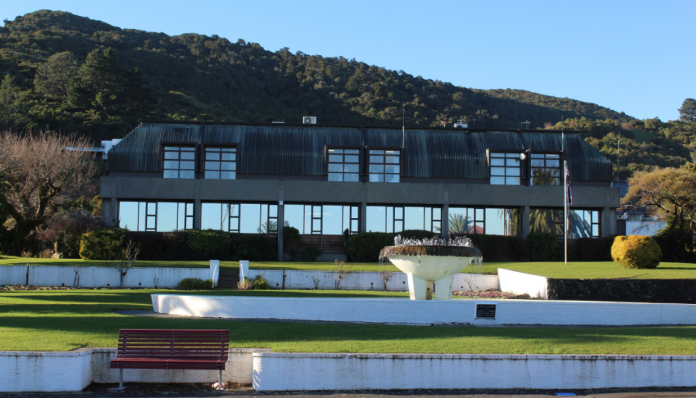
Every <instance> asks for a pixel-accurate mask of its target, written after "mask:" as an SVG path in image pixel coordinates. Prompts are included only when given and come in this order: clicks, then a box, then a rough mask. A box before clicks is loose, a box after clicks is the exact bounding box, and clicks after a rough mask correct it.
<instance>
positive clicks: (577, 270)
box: [0, 256, 696, 279]
mask: <svg viewBox="0 0 696 398" xmlns="http://www.w3.org/2000/svg"><path fill="white" fill-rule="evenodd" d="M27 262H29V263H30V264H31V265H46V266H54V265H68V266H72V265H84V266H109V265H111V263H110V262H109V261H89V260H80V259H53V258H26V257H12V256H0V266H2V265H25V264H26V263H27ZM349 264H350V265H351V267H352V268H351V269H352V270H353V271H382V270H389V271H395V272H398V271H399V270H398V269H397V268H396V267H394V266H393V265H380V264H378V263H349ZM220 265H221V267H222V268H225V269H230V270H234V269H238V268H239V263H238V262H236V261H221V262H220ZM135 266H136V267H190V268H208V267H209V266H210V265H209V263H208V262H207V261H138V262H136V263H135ZM249 266H250V267H251V268H252V269H287V270H316V271H334V270H335V269H336V265H335V264H334V263H332V262H279V261H252V262H250V263H249ZM498 268H507V269H511V270H515V271H520V272H526V273H529V274H535V275H543V276H546V277H549V278H558V279H597V278H605V279H607V278H608V279H615V278H632V279H696V264H691V263H660V266H659V267H657V268H656V269H650V270H646V269H624V268H622V267H621V266H620V265H619V264H617V263H615V262H613V261H596V262H592V261H587V262H569V263H568V265H565V264H563V262H562V261H555V262H554V261H550V262H488V263H486V262H484V263H483V265H482V268H481V272H482V273H484V274H493V275H495V274H497V273H498ZM464 271H465V272H477V271H476V269H475V268H471V267H469V268H467V269H465V270H464Z"/></svg>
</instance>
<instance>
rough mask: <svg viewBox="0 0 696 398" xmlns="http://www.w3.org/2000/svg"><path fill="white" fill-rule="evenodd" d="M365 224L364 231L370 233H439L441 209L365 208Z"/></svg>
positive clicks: (424, 207)
mask: <svg viewBox="0 0 696 398" xmlns="http://www.w3.org/2000/svg"><path fill="white" fill-rule="evenodd" d="M366 223H367V228H366V229H367V230H368V231H372V232H401V231H405V230H422V231H431V232H441V231H442V209H441V208H439V207H426V206H422V207H421V206H367V214H366Z"/></svg>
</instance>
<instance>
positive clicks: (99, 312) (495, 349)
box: [0, 290, 696, 355]
mask: <svg viewBox="0 0 696 398" xmlns="http://www.w3.org/2000/svg"><path fill="white" fill-rule="evenodd" d="M154 292H157V293H167V292H169V291H164V290H156V291H155V290H69V291H30V292H27V291H25V292H2V293H0V350H40V351H67V350H73V349H76V348H82V347H115V346H116V345H117V340H118V330H119V329H120V328H164V329H168V328H172V329H175V328H187V329H204V328H225V329H229V330H230V346H232V347H260V348H262V347H263V348H271V349H272V350H273V351H276V352H376V353H409V352H410V353H497V354H626V355H628V354H633V355H649V354H660V355H694V354H696V327H652V328H647V327H635V328H554V327H544V328H535V327H514V328H503V327H498V328H477V327H473V326H461V327H448V326H395V325H359V324H355V325H353V324H328V323H327V324H319V323H309V324H308V323H265V322H238V321H224V320H206V319H195V318H170V319H162V318H146V317H137V316H126V315H119V314H114V313H113V312H112V311H113V310H114V309H139V310H148V309H151V308H152V306H151V302H150V294H151V293H154ZM178 293H181V292H178ZM195 294H216V295H245V296H255V295H263V296H295V297H312V296H317V295H321V296H324V297H385V296H386V297H394V296H396V297H405V294H404V293H384V292H340V293H336V292H331V293H328V292H321V291H282V292H279V291H225V290H220V291H215V292H196V293H195Z"/></svg>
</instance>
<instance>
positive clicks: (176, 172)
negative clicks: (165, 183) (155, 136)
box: [164, 146, 196, 178]
mask: <svg viewBox="0 0 696 398" xmlns="http://www.w3.org/2000/svg"><path fill="white" fill-rule="evenodd" d="M164 178H196V149H195V148H194V147H192V146H191V147H188V146H165V147H164Z"/></svg>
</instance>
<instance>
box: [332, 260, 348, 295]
mask: <svg viewBox="0 0 696 398" xmlns="http://www.w3.org/2000/svg"><path fill="white" fill-rule="evenodd" d="M335 263H336V280H335V281H334V288H335V289H336V290H338V286H339V285H340V284H341V281H342V280H344V279H345V278H346V276H348V274H350V273H351V271H352V270H351V267H350V266H349V265H346V262H345V261H339V260H338V259H336V260H335Z"/></svg>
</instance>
